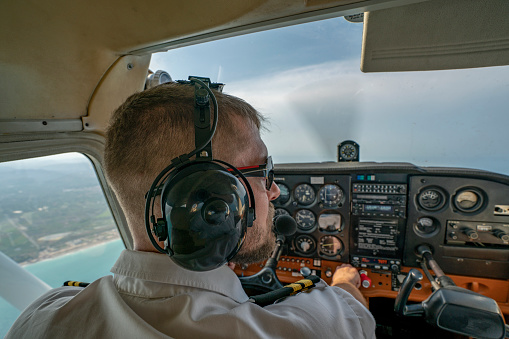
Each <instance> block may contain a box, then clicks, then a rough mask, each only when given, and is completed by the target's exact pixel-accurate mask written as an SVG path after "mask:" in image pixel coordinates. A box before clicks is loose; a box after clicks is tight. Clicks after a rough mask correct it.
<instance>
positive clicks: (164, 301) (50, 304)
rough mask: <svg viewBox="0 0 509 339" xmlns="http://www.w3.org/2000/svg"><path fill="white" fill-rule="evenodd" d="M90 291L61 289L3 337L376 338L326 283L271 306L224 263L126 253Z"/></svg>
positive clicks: (362, 316)
mask: <svg viewBox="0 0 509 339" xmlns="http://www.w3.org/2000/svg"><path fill="white" fill-rule="evenodd" d="M111 272H113V273H114V274H115V275H114V276H113V277H112V276H106V277H103V278H101V279H98V280H96V281H94V282H93V283H92V284H90V285H89V286H88V287H86V288H79V287H60V288H57V289H54V290H51V291H49V292H47V293H46V294H45V295H43V296H41V297H40V298H39V299H37V300H36V301H35V302H34V303H33V304H31V305H30V306H29V307H27V309H25V310H24V311H23V313H22V314H21V315H20V317H19V318H18V319H17V320H16V322H15V323H14V325H13V326H12V328H11V330H10V331H9V333H8V334H7V337H6V338H78V337H79V338H179V339H180V338H193V339H196V338H199V339H205V338H355V339H359V338H374V337H375V334H374V333H375V321H374V319H373V316H372V315H371V313H370V312H369V311H368V310H367V309H366V308H365V307H364V306H363V305H362V304H361V303H359V302H358V301H357V300H355V299H354V298H353V297H352V296H351V295H350V294H349V293H348V292H346V291H344V290H342V289H341V288H339V287H330V286H327V285H326V284H325V283H324V282H323V281H322V282H320V283H319V284H317V287H315V288H313V289H311V290H310V291H309V292H306V293H300V294H298V295H295V296H292V297H288V298H286V299H285V300H283V301H281V302H279V303H276V304H273V305H269V306H266V307H260V306H257V305H255V304H253V303H251V302H248V296H247V295H246V294H245V292H244V290H243V289H242V286H241V284H240V281H239V280H238V278H237V277H236V275H235V273H234V272H233V271H232V270H231V269H230V268H228V267H227V266H226V265H225V266H223V267H220V268H218V269H214V270H212V271H208V272H193V271H189V270H186V269H184V268H181V267H179V266H177V265H176V264H174V263H173V261H171V260H170V259H169V258H168V256H166V255H164V254H157V253H149V252H137V251H130V250H124V251H123V252H122V253H121V255H120V257H119V259H118V260H117V262H116V263H115V265H114V266H113V268H112V270H111Z"/></svg>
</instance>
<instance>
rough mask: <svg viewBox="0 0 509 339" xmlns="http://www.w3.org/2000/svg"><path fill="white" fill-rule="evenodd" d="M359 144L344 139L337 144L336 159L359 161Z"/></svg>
mask: <svg viewBox="0 0 509 339" xmlns="http://www.w3.org/2000/svg"><path fill="white" fill-rule="evenodd" d="M359 150H360V147H359V144H357V143H356V142H355V141H353V140H345V141H343V142H341V143H340V144H339V145H338V161H359Z"/></svg>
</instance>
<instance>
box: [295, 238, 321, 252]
mask: <svg viewBox="0 0 509 339" xmlns="http://www.w3.org/2000/svg"><path fill="white" fill-rule="evenodd" d="M295 247H296V248H295V250H296V251H298V252H300V253H302V254H311V253H313V252H314V251H315V249H316V241H315V239H313V238H312V237H310V236H309V235H299V236H298V237H297V238H295Z"/></svg>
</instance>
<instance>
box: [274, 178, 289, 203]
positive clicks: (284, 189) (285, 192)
mask: <svg viewBox="0 0 509 339" xmlns="http://www.w3.org/2000/svg"><path fill="white" fill-rule="evenodd" d="M276 185H277V186H278V187H279V190H280V191H281V194H280V195H279V197H278V198H277V199H276V200H274V204H278V205H283V204H286V203H287V202H288V200H290V189H289V188H288V186H286V185H285V184H280V183H276Z"/></svg>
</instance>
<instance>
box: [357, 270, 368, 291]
mask: <svg viewBox="0 0 509 339" xmlns="http://www.w3.org/2000/svg"><path fill="white" fill-rule="evenodd" d="M359 274H360V275H361V285H362V287H364V288H369V287H370V286H371V278H370V277H368V272H366V271H364V270H362V271H359Z"/></svg>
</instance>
